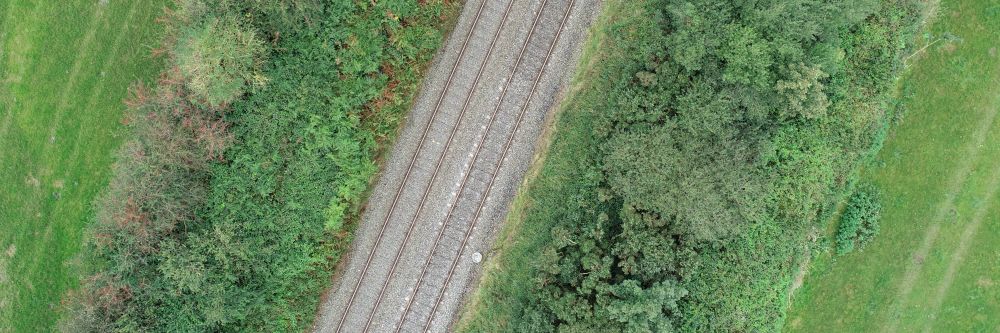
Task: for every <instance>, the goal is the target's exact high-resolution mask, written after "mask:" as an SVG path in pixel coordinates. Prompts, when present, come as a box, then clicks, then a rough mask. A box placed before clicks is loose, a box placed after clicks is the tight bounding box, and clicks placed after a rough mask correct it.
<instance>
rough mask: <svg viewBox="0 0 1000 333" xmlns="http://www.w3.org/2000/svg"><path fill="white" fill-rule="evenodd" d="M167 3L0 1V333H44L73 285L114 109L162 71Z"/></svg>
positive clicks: (104, 174) (115, 122)
mask: <svg viewBox="0 0 1000 333" xmlns="http://www.w3.org/2000/svg"><path fill="white" fill-rule="evenodd" d="M164 3H165V2H164V1H161V0H152V1H151V0H128V1H118V0H111V1H97V0H88V1H83V0H73V1H37V0H36V1H32V0H4V1H0V80H2V81H0V85H2V86H0V332H8V331H15V332H27V331H50V330H52V328H53V325H54V324H55V322H56V320H57V319H58V312H57V311H58V309H59V302H60V299H61V297H62V295H63V293H64V292H65V291H66V290H67V288H72V287H74V286H75V285H76V284H77V280H78V279H79V276H78V269H77V267H75V265H74V264H73V263H72V261H73V260H72V259H73V257H74V255H75V254H76V253H77V251H78V250H79V248H80V245H81V228H82V227H83V226H84V224H85V223H86V221H87V220H88V219H89V218H90V216H91V209H90V207H91V206H90V205H91V201H92V199H93V197H94V196H95V195H96V194H97V193H98V192H99V191H100V190H101V189H102V188H104V186H105V185H106V183H107V180H108V172H109V171H110V168H109V165H110V164H111V163H112V162H113V160H112V152H113V151H114V149H115V148H116V147H117V146H118V144H119V142H121V140H122V138H121V136H122V135H123V131H122V127H123V126H122V125H121V124H120V120H121V117H122V112H123V111H124V109H125V107H124V105H123V104H122V99H123V98H124V97H125V95H126V91H127V88H128V86H129V85H130V84H132V83H133V82H135V81H137V80H146V81H148V80H150V79H152V78H153V76H154V75H155V73H157V72H158V71H159V65H158V62H156V61H154V60H151V58H150V51H151V48H152V46H153V45H156V34H157V32H156V28H155V25H154V24H153V21H154V19H155V18H156V16H158V15H159V14H161V13H162V7H163V5H164Z"/></svg>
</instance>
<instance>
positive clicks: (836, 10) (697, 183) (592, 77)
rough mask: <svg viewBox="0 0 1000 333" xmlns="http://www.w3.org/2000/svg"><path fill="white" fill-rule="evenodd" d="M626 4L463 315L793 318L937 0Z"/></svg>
mask: <svg viewBox="0 0 1000 333" xmlns="http://www.w3.org/2000/svg"><path fill="white" fill-rule="evenodd" d="M608 6H609V8H607V9H605V10H609V11H611V12H613V13H618V14H616V15H618V16H617V17H615V18H614V19H613V20H609V21H608V22H609V23H607V25H606V26H603V27H600V29H602V30H601V31H600V35H601V36H605V37H603V38H602V39H601V40H600V45H601V49H600V50H599V51H597V54H596V55H595V57H597V59H595V60H592V61H590V62H589V63H591V64H595V65H594V66H596V67H595V68H594V69H592V70H590V71H589V72H587V73H585V76H584V77H585V78H586V79H587V80H588V81H587V83H586V84H585V85H584V88H582V90H581V92H580V93H579V95H577V96H575V97H574V98H573V99H572V100H570V101H568V104H567V105H566V109H565V111H563V115H562V116H561V117H562V118H561V120H560V122H559V123H558V124H557V126H556V127H557V128H558V129H559V130H558V131H557V132H556V134H555V137H554V141H553V145H552V147H551V150H550V155H549V156H548V157H547V158H546V160H545V165H544V166H543V167H542V169H541V172H540V175H539V178H538V180H537V181H536V182H534V183H533V185H531V187H530V188H529V190H528V192H527V195H528V199H527V200H528V208H527V210H526V212H525V216H524V222H523V223H522V224H523V226H522V228H525V231H524V232H522V233H521V234H520V235H518V236H516V237H517V240H516V241H515V242H513V244H514V245H513V247H512V249H510V250H509V251H510V253H512V254H515V256H512V257H510V258H509V259H507V258H501V260H502V261H503V260H506V261H504V262H502V263H501V264H499V267H501V268H500V270H499V271H498V272H496V273H493V274H495V276H492V277H488V278H486V281H488V284H487V285H486V286H485V289H483V290H485V291H484V293H485V294H483V295H481V296H480V297H479V299H480V302H482V305H481V307H479V308H477V309H475V312H474V317H473V318H471V319H470V320H469V321H468V322H467V323H466V324H465V325H464V326H463V327H464V329H466V330H469V331H483V332H486V331H489V332H496V331H506V332H556V331H558V332H671V331H684V332H733V331H736V332H762V331H778V330H780V327H781V326H782V323H783V320H784V311H785V307H786V302H787V298H788V297H787V291H788V289H789V285H790V283H791V280H792V273H793V270H794V269H795V268H796V267H798V262H799V260H801V258H802V257H803V256H804V255H806V253H802V249H803V248H806V242H807V236H808V234H809V232H810V230H812V229H813V228H816V227H819V224H820V223H822V222H823V221H822V220H821V217H822V216H827V215H829V213H828V212H829V211H830V209H832V207H835V206H836V205H835V202H834V201H836V200H838V199H839V198H842V197H843V195H841V194H840V193H841V192H842V191H844V189H845V188H846V187H847V184H848V183H849V181H848V180H849V179H851V177H852V175H853V174H855V172H856V170H857V168H858V167H859V166H860V165H862V163H864V161H865V160H866V159H867V157H868V156H870V154H872V152H873V150H874V149H873V147H878V146H879V144H880V140H882V138H883V137H884V131H883V129H884V128H885V127H886V126H887V125H886V124H887V122H888V121H889V119H892V117H893V114H892V112H891V111H892V109H889V108H887V107H886V105H887V104H888V101H889V100H890V98H891V97H892V93H893V85H894V78H895V76H896V75H897V74H898V72H899V68H900V59H901V56H900V55H901V54H903V53H904V52H906V49H905V48H906V47H907V41H909V36H910V35H911V34H912V32H913V30H914V29H915V28H914V27H915V26H916V21H917V19H916V17H917V13H918V10H919V5H918V4H917V2H916V1H911V0H867V1H849V2H844V1H832V0H791V1H789V0H765V1H753V2H742V1H719V0H647V1H612V2H610V3H609V5H608ZM528 230H531V231H528ZM532 231H537V232H532ZM504 267H506V269H509V270H506V271H505V270H504V269H505V268H504Z"/></svg>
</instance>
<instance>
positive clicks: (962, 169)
mask: <svg viewBox="0 0 1000 333" xmlns="http://www.w3.org/2000/svg"><path fill="white" fill-rule="evenodd" d="M997 111H1000V110H998V109H997V108H992V109H991V110H989V111H987V112H986V113H984V114H983V121H982V122H981V123H980V127H979V128H977V129H976V131H975V133H973V136H972V140H969V141H968V142H969V144H968V145H966V146H965V147H963V149H962V151H963V152H964V154H962V155H961V156H967V158H965V159H963V160H962V161H961V162H959V165H958V167H956V168H955V170H956V172H955V173H953V174H952V176H951V178H950V179H949V181H948V183H947V185H946V186H945V188H946V189H947V192H945V199H944V200H943V201H941V202H940V203H939V204H938V206H937V209H936V213H935V214H934V218H933V219H932V220H931V225H930V226H929V227H928V229H927V232H926V233H925V234H924V239H923V241H922V242H921V245H920V248H918V249H917V250H916V251H915V252H914V253H913V254H912V255H910V256H909V257H908V258H909V260H910V263H909V264H908V265H907V267H906V273H905V275H903V279H902V281H901V282H900V284H899V288H898V290H899V292H898V294H897V295H896V298H895V300H894V301H893V304H892V306H890V307H889V308H888V313H885V315H884V316H883V318H886V324H885V326H884V329H883V330H882V331H883V332H896V331H897V330H898V328H899V323H900V317H901V316H900V312H901V311H902V309H903V307H905V306H906V303H907V300H908V299H909V296H910V293H911V292H913V287H914V285H915V284H916V282H917V277H918V276H920V273H921V272H922V271H923V258H926V257H927V255H928V254H929V253H930V250H931V247H932V246H933V245H934V242H935V241H936V240H937V238H938V235H939V234H940V232H941V224H942V223H943V222H944V220H945V217H946V216H947V215H948V213H949V212H951V211H952V210H953V209H954V208H955V198H956V197H957V196H958V193H959V191H960V190H961V189H962V185H964V184H965V182H966V180H967V179H968V176H969V173H971V172H972V167H973V165H975V162H976V161H977V160H978V159H979V156H980V152H981V149H980V147H981V146H982V145H983V144H984V143H985V142H986V138H987V137H988V136H989V134H990V129H991V128H992V127H993V122H994V120H995V119H996V116H997Z"/></svg>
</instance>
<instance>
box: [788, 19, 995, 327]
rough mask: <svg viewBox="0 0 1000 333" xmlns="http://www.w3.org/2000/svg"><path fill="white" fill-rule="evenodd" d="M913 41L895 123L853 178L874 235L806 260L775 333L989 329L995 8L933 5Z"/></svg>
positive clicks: (992, 260) (992, 273)
mask: <svg viewBox="0 0 1000 333" xmlns="http://www.w3.org/2000/svg"><path fill="white" fill-rule="evenodd" d="M920 43H922V44H924V45H929V46H928V47H927V48H926V49H924V50H923V52H921V53H919V54H917V55H916V56H914V57H912V58H910V59H909V63H910V64H911V68H910V71H909V72H908V73H907V75H906V76H904V78H903V79H902V82H901V86H902V87H903V89H902V91H903V93H902V95H903V103H904V105H905V107H906V109H907V111H906V113H905V116H904V119H903V120H902V122H901V123H900V124H899V125H898V126H897V128H895V129H894V133H893V135H892V136H890V138H889V139H888V140H887V142H886V145H885V147H884V148H883V149H882V151H881V153H880V154H879V155H878V156H877V158H876V160H875V161H874V163H873V165H872V166H870V167H869V168H868V169H867V170H865V171H864V172H863V176H862V177H863V178H864V179H865V180H867V181H871V182H873V183H875V184H877V185H878V186H879V187H880V188H881V189H882V191H883V206H884V207H883V212H882V221H881V234H880V235H879V236H878V237H876V238H875V240H874V241H873V242H872V243H871V244H869V245H868V246H867V247H866V248H865V249H864V250H863V251H859V252H854V253H851V254H848V255H846V256H842V257H837V258H833V257H831V255H830V254H829V253H823V254H819V255H818V256H817V257H816V259H815V260H814V261H813V267H812V268H811V272H810V273H809V275H807V277H806V279H805V283H804V285H803V287H802V288H801V289H799V290H798V291H797V292H796V294H795V296H794V299H793V302H792V307H791V309H790V311H789V314H788V320H787V321H786V330H787V331H790V332H921V331H923V332H928V331H933V332H998V331H1000V315H998V314H1000V232H997V230H1000V205H997V202H998V200H997V193H996V190H997V188H998V187H1000V122H998V121H997V120H996V115H997V112H998V111H1000V54H998V51H997V48H998V47H1000V4H998V3H997V2H996V1H994V0H945V1H943V2H942V3H941V7H940V9H939V11H938V14H937V16H936V19H935V20H934V21H933V23H932V24H931V26H930V27H929V30H928V34H925V35H924V38H923V39H922V41H921V42H920ZM831 252H832V251H831Z"/></svg>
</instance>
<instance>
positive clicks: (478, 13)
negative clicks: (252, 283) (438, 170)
mask: <svg viewBox="0 0 1000 333" xmlns="http://www.w3.org/2000/svg"><path fill="white" fill-rule="evenodd" d="M489 1H490V0H482V3H481V4H480V5H479V8H478V9H476V16H475V17H474V18H473V22H472V27H471V28H469V33H468V34H466V35H465V40H464V41H462V48H461V50H460V51H459V53H458V57H457V58H455V63H454V64H453V65H452V67H451V72H449V73H448V78H447V79H446V81H445V82H446V83H445V87H444V89H443V90H441V94H440V95H439V96H438V98H437V101H436V102H435V103H434V109H433V111H432V112H431V116H430V117H428V118H427V123H426V124H424V130H423V132H422V133H421V134H420V141H419V144H418V145H417V150H415V151H414V152H413V156H411V157H410V163H409V165H408V166H407V167H406V172H405V173H404V174H403V181H401V182H400V183H399V187H398V188H397V189H396V194H395V196H394V197H393V198H392V204H391V205H390V206H389V213H388V214H386V216H385V220H384V221H382V226H381V227H380V228H379V232H378V237H376V238H375V245H374V246H372V251H371V253H369V254H368V259H366V260H365V266H364V268H363V269H362V270H361V276H360V277H358V281H357V283H355V284H354V289H353V290H352V291H351V296H350V298H349V299H348V301H347V305H346V306H345V307H344V312H343V315H342V316H341V317H340V320H339V321H338V322H337V329H336V332H340V331H341V330H342V329H343V327H344V322H345V321H346V320H347V315H348V314H349V313H350V311H351V307H352V306H353V305H354V301H355V300H356V299H357V296H358V290H359V289H360V288H361V283H362V282H363V281H364V279H365V275H366V274H368V269H369V268H370V267H371V263H372V259H373V258H374V257H375V252H376V251H377V250H378V247H379V245H380V244H381V243H382V237H383V236H385V229H386V226H388V224H389V220H390V218H391V217H392V213H393V212H394V211H395V210H396V205H397V204H398V203H399V198H400V196H401V194H402V193H403V188H404V187H405V185H406V183H407V181H408V180H409V178H410V174H411V172H412V171H413V166H414V165H415V164H416V162H417V156H419V154H420V150H421V149H422V148H423V147H424V144H425V143H426V142H427V133H429V132H430V128H431V125H432V124H433V123H434V120H435V119H437V115H438V112H440V111H441V103H442V102H443V101H444V96H445V95H446V94H447V93H448V92H449V91H450V90H451V87H452V83H453V79H454V76H455V72H457V71H458V67H459V64H460V63H461V62H462V58H463V57H464V56H465V51H466V49H467V48H468V46H469V40H471V39H472V34H473V33H474V32H475V31H476V27H478V26H479V22H480V18H481V16H482V14H483V9H484V8H486V3H487V2H489ZM444 153H445V152H442V153H441V154H444Z"/></svg>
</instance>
